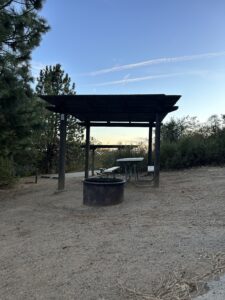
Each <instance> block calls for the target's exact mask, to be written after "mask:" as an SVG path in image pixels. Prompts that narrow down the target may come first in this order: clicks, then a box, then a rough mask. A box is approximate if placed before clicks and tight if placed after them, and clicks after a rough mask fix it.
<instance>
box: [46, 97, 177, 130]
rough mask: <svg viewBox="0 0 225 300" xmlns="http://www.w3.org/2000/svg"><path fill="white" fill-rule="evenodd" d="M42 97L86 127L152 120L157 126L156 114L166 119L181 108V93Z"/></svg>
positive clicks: (131, 124) (122, 124)
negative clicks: (177, 104) (179, 102)
mask: <svg viewBox="0 0 225 300" xmlns="http://www.w3.org/2000/svg"><path fill="white" fill-rule="evenodd" d="M40 97H41V98H42V99H44V100H46V101H47V102H48V103H49V104H50V105H51V106H48V107H47V108H48V109H49V110H51V111H54V112H58V113H61V114H69V115H72V116H74V117H76V118H77V119H78V120H80V121H81V125H84V126H86V124H88V123H89V125H90V126H121V127H123V126H128V127H132V126H135V125H137V127H138V125H140V127H142V126H143V127H145V126H149V123H150V124H152V125H153V126H154V123H155V122H156V114H157V113H158V114H160V115H161V120H163V119H164V117H165V116H166V115H167V114H168V113H169V112H172V111H175V110H177V109H178V107H177V106H175V104H176V102H177V101H178V100H179V98H180V97H181V96H179V95H164V94H141V95H57V96H55V95H52V96H45V95H41V96H40ZM101 122H103V123H101ZM118 122H126V123H118ZM131 122H135V123H131ZM117 123H118V124H117ZM137 123H138V124H137ZM144 123H146V124H144Z"/></svg>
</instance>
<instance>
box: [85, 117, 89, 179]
mask: <svg viewBox="0 0 225 300" xmlns="http://www.w3.org/2000/svg"><path fill="white" fill-rule="evenodd" d="M89 151H90V124H89V123H88V124H87V126H86V145H85V178H88V176H89Z"/></svg>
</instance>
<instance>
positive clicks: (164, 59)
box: [84, 51, 225, 76]
mask: <svg viewBox="0 0 225 300" xmlns="http://www.w3.org/2000/svg"><path fill="white" fill-rule="evenodd" d="M219 56H225V51H222V52H211V53H202V54H196V55H186V56H176V57H162V58H156V59H150V60H145V61H141V62H137V63H132V64H127V65H120V66H114V67H111V68H107V69H101V70H97V71H93V72H89V73H86V74H84V75H88V76H97V75H102V74H107V73H112V72H119V71H124V70H130V69H135V68H140V67H146V66H151V65H158V64H165V63H177V62H184V61H192V60H197V59H206V58H213V57H219Z"/></svg>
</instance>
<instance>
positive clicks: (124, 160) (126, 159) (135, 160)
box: [116, 157, 144, 162]
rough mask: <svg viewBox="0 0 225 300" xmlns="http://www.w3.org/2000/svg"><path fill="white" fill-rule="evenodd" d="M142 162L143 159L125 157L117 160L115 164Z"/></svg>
mask: <svg viewBox="0 0 225 300" xmlns="http://www.w3.org/2000/svg"><path fill="white" fill-rule="evenodd" d="M143 160H144V157H127V158H119V159H117V160H116V161H117V162H138V161H143Z"/></svg>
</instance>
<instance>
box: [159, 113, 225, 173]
mask: <svg viewBox="0 0 225 300" xmlns="http://www.w3.org/2000/svg"><path fill="white" fill-rule="evenodd" d="M224 120H225V118H224V115H222V116H221V117H219V116H217V115H213V116H211V117H210V118H209V119H208V121H207V122H206V123H205V124H200V123H199V122H198V121H197V119H196V118H189V117H186V118H183V119H180V120H174V119H171V120H170V121H169V122H167V123H166V124H165V125H163V126H162V133H163V134H162V144H161V167H162V168H165V169H174V168H175V169H179V168H189V167H195V166H202V165H222V164H224V163H225V126H224V125H225V122H224ZM174 137H176V138H174Z"/></svg>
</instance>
